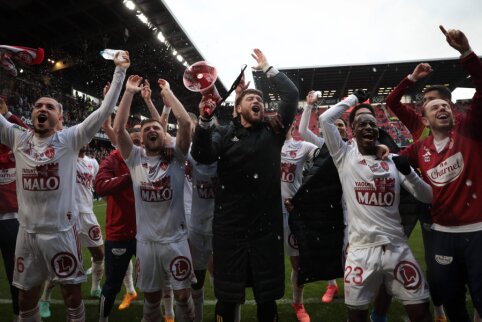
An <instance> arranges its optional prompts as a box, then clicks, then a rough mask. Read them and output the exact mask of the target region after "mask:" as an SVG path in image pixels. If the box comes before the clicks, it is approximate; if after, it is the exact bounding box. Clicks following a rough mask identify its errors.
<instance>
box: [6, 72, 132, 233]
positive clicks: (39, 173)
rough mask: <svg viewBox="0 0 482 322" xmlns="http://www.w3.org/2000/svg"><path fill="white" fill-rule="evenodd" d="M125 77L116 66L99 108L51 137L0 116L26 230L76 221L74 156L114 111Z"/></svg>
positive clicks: (44, 229)
mask: <svg viewBox="0 0 482 322" xmlns="http://www.w3.org/2000/svg"><path fill="white" fill-rule="evenodd" d="M124 78H125V70H124V69H122V68H119V67H118V68H116V70H115V73H114V78H113V79H112V82H111V88H110V90H109V92H108V93H107V95H106V96H105V99H104V101H103V102H102V105H101V106H100V108H98V109H97V110H96V111H94V112H93V113H91V114H90V115H89V116H88V117H87V118H86V119H85V120H84V121H83V122H82V123H80V124H78V125H75V126H73V127H70V128H68V129H65V130H62V131H58V132H56V133H54V134H53V135H51V136H50V137H46V138H38V137H36V136H34V133H33V131H25V130H24V129H22V128H20V127H19V126H18V125H14V124H12V123H10V122H8V121H7V120H6V119H5V118H4V117H3V116H2V115H0V142H2V143H3V144H5V145H7V146H8V147H10V148H11V149H12V151H13V153H14V155H15V160H16V180H17V200H18V205H19V209H18V221H19V223H20V225H21V226H22V227H23V228H24V229H25V230H26V231H27V232H29V233H55V232H59V231H67V230H69V229H70V228H71V227H72V226H73V225H74V224H75V223H76V222H77V216H78V209H77V206H76V203H75V199H74V196H75V174H76V170H75V167H76V162H77V156H78V154H79V150H80V148H81V147H82V146H83V145H84V144H87V143H89V141H90V140H91V139H92V138H93V137H94V135H95V134H96V133H97V132H98V131H99V129H100V127H101V125H102V123H103V122H104V120H105V119H106V118H107V116H109V115H110V114H111V113H112V112H113V110H114V107H115V103H116V101H117V99H118V98H119V94H120V90H121V88H122V82H123V81H124Z"/></svg>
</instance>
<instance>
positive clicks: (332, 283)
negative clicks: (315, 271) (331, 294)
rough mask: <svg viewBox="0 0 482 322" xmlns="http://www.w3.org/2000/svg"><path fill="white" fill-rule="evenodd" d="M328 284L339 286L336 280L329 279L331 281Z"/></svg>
mask: <svg viewBox="0 0 482 322" xmlns="http://www.w3.org/2000/svg"><path fill="white" fill-rule="evenodd" d="M328 285H335V286H337V284H336V280H329V281H328Z"/></svg>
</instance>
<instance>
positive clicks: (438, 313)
mask: <svg viewBox="0 0 482 322" xmlns="http://www.w3.org/2000/svg"><path fill="white" fill-rule="evenodd" d="M433 311H434V315H435V317H444V316H445V311H444V306H443V305H439V306H435V305H434V306H433Z"/></svg>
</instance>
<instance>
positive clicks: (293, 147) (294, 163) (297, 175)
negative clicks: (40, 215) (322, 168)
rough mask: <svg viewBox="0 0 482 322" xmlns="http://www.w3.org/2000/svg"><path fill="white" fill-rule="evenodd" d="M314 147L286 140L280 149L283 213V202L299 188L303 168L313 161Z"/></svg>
mask: <svg viewBox="0 0 482 322" xmlns="http://www.w3.org/2000/svg"><path fill="white" fill-rule="evenodd" d="M316 149H317V147H316V145H314V144H313V143H309V142H305V141H295V140H293V139H289V140H286V141H285V143H284V144H283V147H282V148H281V196H282V204H283V212H284V213H287V210H286V209H285V207H284V200H285V199H286V198H291V197H293V196H294V194H295V193H296V191H298V189H299V188H300V186H301V180H302V179H303V167H304V165H305V163H306V162H307V161H310V160H313V157H314V153H315V150H316Z"/></svg>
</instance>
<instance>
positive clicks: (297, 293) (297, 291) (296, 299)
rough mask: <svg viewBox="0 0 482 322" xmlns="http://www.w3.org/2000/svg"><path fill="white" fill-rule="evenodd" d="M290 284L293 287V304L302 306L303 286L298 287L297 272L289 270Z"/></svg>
mask: <svg viewBox="0 0 482 322" xmlns="http://www.w3.org/2000/svg"><path fill="white" fill-rule="evenodd" d="M291 284H292V285H293V303H294V304H303V286H298V271H296V270H294V269H293V270H291Z"/></svg>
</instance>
